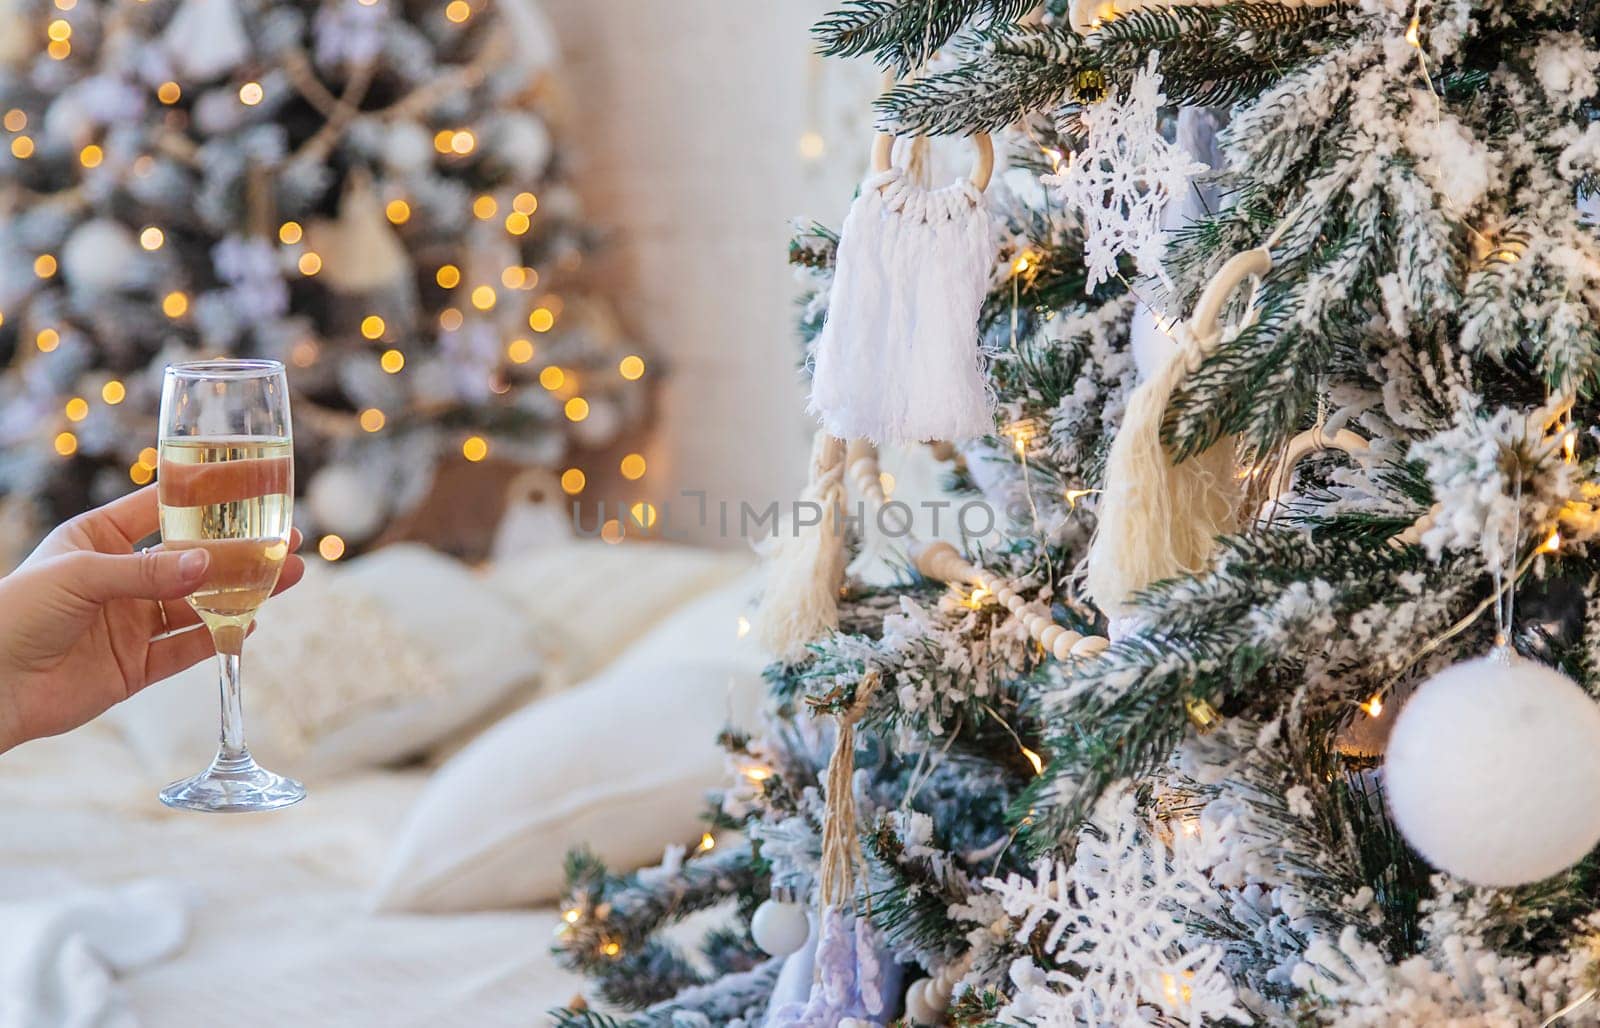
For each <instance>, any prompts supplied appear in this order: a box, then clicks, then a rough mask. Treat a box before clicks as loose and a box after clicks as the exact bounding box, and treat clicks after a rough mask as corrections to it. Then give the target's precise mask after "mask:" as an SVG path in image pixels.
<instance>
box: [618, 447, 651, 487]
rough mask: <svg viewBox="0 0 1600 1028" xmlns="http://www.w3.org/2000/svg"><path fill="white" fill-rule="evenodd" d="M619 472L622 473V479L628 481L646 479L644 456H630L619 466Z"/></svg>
mask: <svg viewBox="0 0 1600 1028" xmlns="http://www.w3.org/2000/svg"><path fill="white" fill-rule="evenodd" d="M618 470H620V471H621V472H622V477H623V478H626V479H627V480H628V481H630V482H636V481H638V480H639V479H641V478H643V477H644V470H645V463H644V457H643V455H641V454H637V453H630V454H628V455H627V456H626V457H624V458H622V463H621V464H620V465H618Z"/></svg>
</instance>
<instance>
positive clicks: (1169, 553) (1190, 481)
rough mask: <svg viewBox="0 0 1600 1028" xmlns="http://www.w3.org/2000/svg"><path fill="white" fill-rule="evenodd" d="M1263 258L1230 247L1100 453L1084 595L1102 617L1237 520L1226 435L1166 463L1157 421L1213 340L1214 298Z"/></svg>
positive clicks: (1208, 550) (1261, 253)
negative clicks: (1102, 465) (1174, 345)
mask: <svg viewBox="0 0 1600 1028" xmlns="http://www.w3.org/2000/svg"><path fill="white" fill-rule="evenodd" d="M1271 266H1272V261H1271V258H1270V257H1269V256H1268V254H1267V251H1265V250H1249V251H1246V252H1245V253H1241V254H1237V255H1235V256H1234V257H1233V258H1232V259H1230V260H1229V261H1228V263H1227V264H1225V265H1223V267H1222V270H1220V271H1219V272H1218V273H1217V275H1216V277H1214V278H1213V279H1212V280H1211V282H1210V283H1209V284H1208V285H1207V286H1206V290H1205V292H1204V293H1203V294H1202V295H1201V297H1200V302H1199V303H1198V304H1196V305H1195V312H1194V315H1193V317H1191V318H1190V320H1189V323H1188V324H1187V325H1184V326H1181V327H1180V329H1179V332H1180V336H1179V345H1178V350H1177V352H1176V353H1174V354H1173V355H1172V356H1171V357H1170V358H1169V359H1168V360H1167V363H1166V364H1165V365H1164V366H1162V367H1161V369H1160V370H1158V371H1157V372H1156V373H1155V374H1154V375H1152V376H1151V377H1150V378H1149V379H1148V380H1146V381H1145V382H1143V383H1141V384H1140V385H1139V387H1138V388H1137V389H1135V390H1134V391H1133V395H1132V396H1131V397H1129V399H1128V409H1127V411H1126V413H1125V414H1124V415H1123V419H1122V427H1121V428H1120V429H1118V430H1117V437H1116V439H1115V440H1114V441H1113V442H1112V444H1111V453H1110V455H1109V456H1108V457H1107V459H1106V470H1105V489H1104V492H1103V493H1102V494H1101V500H1100V519H1099V527H1098V528H1096V530H1095V536H1094V541H1093V543H1091V545H1090V547H1089V559H1088V574H1087V577H1086V579H1085V582H1084V586H1085V592H1087V594H1088V595H1089V598H1090V599H1092V600H1093V601H1094V603H1095V605H1096V606H1098V607H1099V608H1100V609H1101V610H1102V611H1104V612H1105V613H1106V614H1107V615H1108V616H1110V617H1113V618H1114V617H1118V616H1121V615H1126V614H1127V613H1128V612H1129V609H1130V608H1129V604H1128V601H1129V600H1130V599H1131V598H1132V597H1133V595H1134V594H1135V593H1137V592H1139V591H1140V590H1141V589H1144V588H1145V587H1147V586H1149V585H1151V584H1153V583H1155V582H1159V581H1161V580H1162V579H1164V578H1171V577H1173V576H1175V575H1180V574H1194V573H1196V572H1198V571H1200V570H1202V569H1203V568H1205V566H1206V564H1207V562H1209V561H1210V559H1211V554H1212V551H1213V550H1214V549H1215V547H1216V540H1217V537H1218V536H1220V535H1226V534H1228V533H1230V532H1234V531H1237V530H1238V528H1239V507H1240V504H1241V502H1242V499H1243V490H1242V488H1241V483H1240V481H1239V478H1238V466H1237V462H1236V459H1235V453H1234V441H1233V439H1232V438H1231V437H1230V438H1225V439H1222V440H1219V441H1218V442H1217V443H1216V444H1215V445H1214V446H1212V447H1211V448H1210V449H1208V450H1206V451H1205V452H1203V453H1199V454H1195V455H1194V456H1192V457H1189V458H1187V459H1185V460H1183V461H1182V462H1180V463H1176V464H1175V463H1173V460H1172V456H1171V454H1169V453H1168V452H1167V448H1166V447H1165V446H1164V445H1163V444H1162V442H1161V422H1162V420H1163V419H1164V417H1165V416H1166V411H1167V404H1168V403H1169V402H1170V401H1171V399H1172V394H1173V392H1174V391H1175V390H1176V389H1177V387H1178V385H1179V384H1180V383H1181V382H1182V381H1183V378H1184V376H1185V375H1187V374H1189V373H1190V372H1191V371H1193V370H1194V369H1196V368H1198V367H1199V366H1200V362H1201V361H1202V360H1204V359H1205V358H1206V356H1207V355H1208V354H1210V353H1211V351H1212V350H1213V349H1214V348H1215V347H1216V346H1217V344H1218V343H1219V342H1220V341H1221V339H1222V330H1221V328H1220V327H1219V325H1218V320H1217V319H1218V317H1219V315H1220V314H1221V311H1222V305H1223V304H1224V303H1225V302H1226V301H1227V299H1228V297H1229V296H1231V295H1232V294H1233V291H1234V290H1235V289H1236V288H1238V286H1239V285H1240V284H1241V283H1242V282H1243V281H1244V280H1245V279H1246V278H1249V277H1252V276H1256V277H1259V276H1260V275H1263V274H1265V273H1266V272H1267V271H1268V270H1269V269H1270V268H1271Z"/></svg>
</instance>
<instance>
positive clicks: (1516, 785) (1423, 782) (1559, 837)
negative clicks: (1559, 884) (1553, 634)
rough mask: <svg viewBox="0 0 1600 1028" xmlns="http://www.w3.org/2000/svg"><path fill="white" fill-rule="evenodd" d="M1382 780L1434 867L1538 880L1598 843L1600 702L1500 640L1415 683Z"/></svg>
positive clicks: (1401, 823)
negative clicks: (1494, 647) (1490, 650)
mask: <svg viewBox="0 0 1600 1028" xmlns="http://www.w3.org/2000/svg"><path fill="white" fill-rule="evenodd" d="M1384 777H1385V782H1384V785H1385V790H1386V792H1387V793H1388V797H1389V806H1390V809H1391V810H1392V811H1393V812H1394V820H1395V824H1396V825H1397V826H1398V827H1399V829H1400V831H1401V833H1402V834H1403V835H1404V836H1405V837H1406V840H1407V841H1408V842H1410V843H1411V845H1412V846H1414V847H1415V848H1416V849H1417V851H1418V852H1419V853H1421V854H1422V855H1423V856H1424V857H1426V858H1427V859H1428V861H1429V862H1430V863H1432V864H1433V865H1434V866H1435V867H1438V868H1439V869H1440V870H1443V871H1448V872H1449V873H1451V874H1453V875H1455V876H1457V877H1459V878H1462V879H1465V880H1466V881H1469V882H1472V883H1473V884H1475V885H1486V886H1493V887H1498V888H1505V887H1509V886H1513V885H1524V884H1527V883H1528V882H1536V881H1539V880H1540V879H1542V878H1548V877H1550V876H1551V875H1553V874H1556V873H1557V872H1559V871H1562V870H1565V869H1566V868H1568V867H1570V866H1572V865H1573V864H1575V863H1577V862H1578V861H1579V860H1581V859H1582V858H1583V856H1584V855H1585V854H1586V853H1588V852H1589V851H1590V850H1591V849H1593V848H1594V847H1595V844H1596V843H1600V707H1597V706H1596V705H1595V703H1594V701H1593V700H1591V699H1590V698H1589V697H1588V695H1586V694H1585V693H1584V691H1583V690H1582V689H1581V688H1579V687H1578V684H1577V683H1576V682H1574V681H1572V679H1570V678H1568V677H1567V676H1565V675H1563V674H1561V673H1560V672H1559V671H1556V670H1554V669H1552V668H1549V667H1546V666H1545V665H1543V664H1540V663H1538V662H1537V661H1532V660H1526V659H1524V658H1522V657H1518V656H1517V655H1515V654H1514V653H1511V652H1510V651H1508V650H1505V649H1497V650H1495V651H1494V652H1493V653H1491V654H1490V655H1489V656H1487V657H1480V658H1479V659H1477V660H1469V661H1467V662H1466V663H1464V664H1457V665H1456V666H1454V667H1452V668H1448V669H1446V670H1444V671H1442V672H1440V673H1439V674H1437V675H1435V676H1434V677H1432V678H1430V679H1428V681H1426V682H1424V683H1423V684H1422V686H1421V687H1420V688H1418V689H1417V691H1416V693H1415V694H1414V695H1412V697H1411V699H1410V701H1409V702H1408V703H1407V704H1406V705H1405V708H1404V709H1403V710H1402V711H1401V712H1400V717H1399V719H1398V720H1397V721H1396V722H1395V726H1394V732H1393V734H1391V735H1390V736H1389V748H1388V753H1387V755H1386V757H1385V761H1384Z"/></svg>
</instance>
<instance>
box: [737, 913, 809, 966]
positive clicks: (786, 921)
mask: <svg viewBox="0 0 1600 1028" xmlns="http://www.w3.org/2000/svg"><path fill="white" fill-rule="evenodd" d="M810 934H811V922H810V920H809V919H808V918H807V917H806V908H805V907H802V906H801V905H800V904H798V903H785V902H783V901H782V900H775V899H769V900H767V901H766V902H764V903H762V904H761V905H760V906H759V907H757V908H756V912H755V914H754V915H753V916H752V917H751V918H750V937H751V938H752V939H754V940H756V945H757V946H760V947H761V949H762V951H763V952H765V953H767V954H769V955H771V956H774V957H786V956H788V955H789V954H791V953H794V952H797V951H798V950H799V949H800V947H801V946H804V945H805V944H806V938H807V937H808V936H810Z"/></svg>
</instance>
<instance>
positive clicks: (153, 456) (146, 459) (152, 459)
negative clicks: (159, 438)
mask: <svg viewBox="0 0 1600 1028" xmlns="http://www.w3.org/2000/svg"><path fill="white" fill-rule="evenodd" d="M160 456H161V455H160V454H158V453H156V448H155V447H154V446H146V447H145V448H144V449H142V450H140V451H139V463H140V464H145V465H148V466H149V467H152V468H153V467H155V466H156V461H158V460H160Z"/></svg>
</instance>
